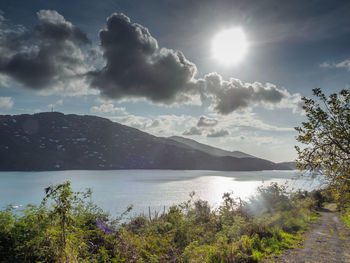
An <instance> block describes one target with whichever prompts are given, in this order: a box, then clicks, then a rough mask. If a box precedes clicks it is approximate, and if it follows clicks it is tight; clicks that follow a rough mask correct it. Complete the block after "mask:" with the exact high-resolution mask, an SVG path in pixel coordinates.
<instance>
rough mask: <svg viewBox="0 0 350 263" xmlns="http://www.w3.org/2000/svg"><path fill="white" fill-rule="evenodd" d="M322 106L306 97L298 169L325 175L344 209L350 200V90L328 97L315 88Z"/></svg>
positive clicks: (299, 130)
mask: <svg viewBox="0 0 350 263" xmlns="http://www.w3.org/2000/svg"><path fill="white" fill-rule="evenodd" d="M313 93H314V95H315V96H316V98H317V99H318V100H319V101H320V103H321V105H320V104H318V103H317V102H316V101H315V100H313V99H309V98H303V101H304V104H305V105H304V107H303V108H304V110H305V112H306V117H307V122H303V123H302V125H301V127H297V128H296V130H297V131H298V132H299V136H298V138H297V140H298V141H299V142H301V143H303V144H305V148H303V149H301V148H300V147H296V150H297V151H298V160H297V161H298V168H299V169H301V170H308V171H312V172H317V173H321V174H324V175H325V176H326V178H327V179H328V180H329V183H330V185H331V186H332V193H333V194H334V197H335V199H336V200H337V201H338V205H339V206H340V208H341V209H344V206H345V205H346V204H347V203H349V200H350V92H349V90H342V91H341V92H340V93H339V94H336V93H334V94H331V95H330V96H329V97H328V98H327V97H326V96H325V95H324V94H323V93H322V91H321V90H320V89H314V90H313Z"/></svg>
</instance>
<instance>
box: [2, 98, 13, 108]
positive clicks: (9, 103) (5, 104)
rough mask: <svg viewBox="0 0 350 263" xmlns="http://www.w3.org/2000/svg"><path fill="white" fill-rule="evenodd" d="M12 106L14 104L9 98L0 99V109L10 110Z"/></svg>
mask: <svg viewBox="0 0 350 263" xmlns="http://www.w3.org/2000/svg"><path fill="white" fill-rule="evenodd" d="M13 104H14V102H13V99H12V98H11V97H0V108H6V109H11V108H12V107H13Z"/></svg>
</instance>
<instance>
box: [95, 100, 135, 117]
mask: <svg viewBox="0 0 350 263" xmlns="http://www.w3.org/2000/svg"><path fill="white" fill-rule="evenodd" d="M90 111H91V112H93V113H106V114H117V115H125V114H128V113H127V112H126V110H125V108H124V107H114V105H113V104H112V103H108V104H101V105H100V106H93V107H91V108H90Z"/></svg>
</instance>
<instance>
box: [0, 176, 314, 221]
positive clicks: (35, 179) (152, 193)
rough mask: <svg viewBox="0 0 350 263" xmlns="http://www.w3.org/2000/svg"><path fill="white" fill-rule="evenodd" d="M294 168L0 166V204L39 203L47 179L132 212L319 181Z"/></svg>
mask: <svg viewBox="0 0 350 263" xmlns="http://www.w3.org/2000/svg"><path fill="white" fill-rule="evenodd" d="M298 175H299V174H298V172H297V171H259V172H222V171H173V170H112V171H55V172H0V208H1V209H2V208H4V207H5V206H7V205H9V204H12V205H16V206H20V207H23V206H25V205H26V204H29V203H31V204H39V203H40V201H41V199H42V198H43V197H44V188H45V187H47V186H48V185H50V184H58V183H62V182H64V181H66V180H70V181H71V182H72V188H73V190H75V191H82V190H84V189H86V188H88V187H90V188H92V190H93V195H92V200H93V201H94V202H95V203H96V204H97V205H99V206H100V207H101V208H103V209H104V210H105V211H109V212H110V213H111V214H112V215H118V214H120V213H121V212H123V211H124V210H125V208H126V207H127V206H128V205H131V204H132V205H133V206H134V208H133V210H132V213H131V215H134V214H139V213H148V207H151V210H152V211H163V209H164V207H165V208H168V207H169V206H171V205H173V204H179V203H181V202H183V201H186V200H188V198H189V193H190V192H192V191H195V193H196V194H195V198H197V199H198V198H201V199H204V200H207V201H208V202H209V203H210V204H211V205H213V206H216V205H218V204H220V202H221V197H222V195H223V193H225V192H233V194H234V196H236V197H241V198H243V199H248V198H249V197H250V196H252V195H254V194H255V193H256V189H257V187H259V186H261V185H269V184H270V183H271V182H278V183H280V184H284V183H287V185H288V187H289V188H291V189H303V190H312V189H315V188H318V187H320V183H319V181H317V180H313V179H308V178H299V176H298Z"/></svg>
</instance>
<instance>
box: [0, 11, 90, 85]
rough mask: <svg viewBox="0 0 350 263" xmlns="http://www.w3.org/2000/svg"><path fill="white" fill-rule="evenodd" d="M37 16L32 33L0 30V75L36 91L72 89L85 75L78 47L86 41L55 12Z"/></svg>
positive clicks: (46, 12)
mask: <svg viewBox="0 0 350 263" xmlns="http://www.w3.org/2000/svg"><path fill="white" fill-rule="evenodd" d="M37 16H38V19H39V24H38V25H37V26H36V27H35V29H34V30H33V31H25V30H22V31H19V30H15V29H12V30H9V29H4V28H0V31H1V35H0V38H1V39H0V51H7V52H6V53H3V52H1V54H0V73H2V74H6V75H8V76H11V77H12V78H14V79H15V80H17V81H19V82H21V83H23V84H24V86H25V87H28V88H31V89H35V90H42V89H51V88H53V87H55V86H65V85H71V83H70V82H72V81H74V80H75V79H77V78H79V76H80V75H81V74H82V73H84V71H86V69H85V66H84V65H83V64H84V63H83V60H84V57H83V55H82V53H81V50H80V46H81V45H84V44H87V43H89V40H88V38H87V36H86V35H85V34H84V33H83V32H82V31H81V30H79V29H78V28H77V27H75V26H73V25H72V24H71V23H70V22H68V21H67V20H65V18H64V17H63V16H62V15H60V14H59V13H57V12H56V11H52V10H40V11H39V12H38V13H37Z"/></svg>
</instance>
